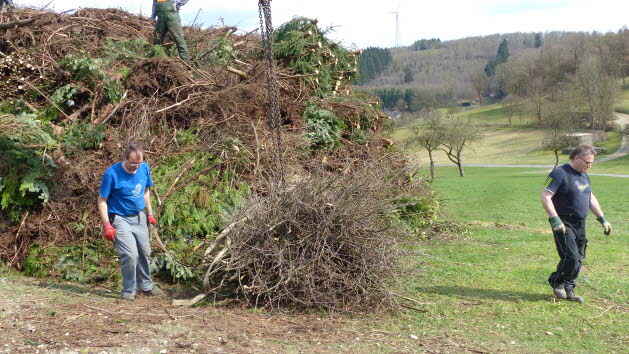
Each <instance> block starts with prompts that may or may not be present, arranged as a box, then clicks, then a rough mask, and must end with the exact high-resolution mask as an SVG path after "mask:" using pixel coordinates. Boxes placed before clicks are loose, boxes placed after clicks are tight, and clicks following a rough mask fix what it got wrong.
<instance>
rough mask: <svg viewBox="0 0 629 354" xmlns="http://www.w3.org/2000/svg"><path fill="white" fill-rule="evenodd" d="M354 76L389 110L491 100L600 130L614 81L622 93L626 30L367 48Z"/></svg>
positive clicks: (628, 53) (628, 51) (628, 43)
mask: <svg viewBox="0 0 629 354" xmlns="http://www.w3.org/2000/svg"><path fill="white" fill-rule="evenodd" d="M501 50H502V52H501ZM374 62H375V63H378V64H379V65H373V64H372V63H374ZM359 73H360V76H359V79H358V81H357V82H356V83H357V84H358V86H359V87H360V89H363V90H365V91H369V92H373V93H376V94H377V95H378V96H380V97H381V98H382V99H383V101H384V105H385V107H386V108H389V109H398V110H407V111H417V110H420V109H422V108H428V107H436V106H443V105H449V104H457V103H461V102H463V101H472V100H475V101H478V102H479V103H482V102H483V101H484V100H485V99H486V98H487V97H492V98H498V99H505V100H506V101H505V102H507V103H509V104H510V105H511V106H514V107H515V108H514V109H527V110H529V111H531V112H533V113H534V114H535V115H536V116H537V118H538V121H542V120H543V116H544V115H545V114H546V113H548V114H550V112H551V111H556V110H562V111H566V109H561V108H559V107H558V106H562V105H563V106H566V105H569V106H570V107H572V108H571V109H570V110H569V111H571V112H572V113H573V114H572V115H573V116H574V115H581V116H585V118H584V117H582V118H583V119H589V120H590V121H595V122H594V123H591V122H590V125H591V124H595V125H597V126H598V128H602V129H605V128H606V126H607V123H608V121H609V120H610V119H611V115H612V113H613V101H614V97H615V95H616V93H617V91H618V90H619V89H620V88H621V85H620V84H618V82H620V80H621V79H622V87H625V86H626V83H625V77H626V76H627V75H629V30H627V29H626V28H623V29H621V30H619V31H618V32H616V33H613V32H609V33H605V34H602V33H598V32H591V33H588V32H547V33H509V34H502V35H501V34H495V35H490V36H482V37H469V38H464V39H459V40H452V41H444V42H442V41H440V40H439V39H421V40H418V41H416V42H415V43H413V45H411V46H409V47H399V48H389V49H386V48H368V49H366V50H365V52H364V53H363V55H362V56H361V63H360V68H359Z"/></svg>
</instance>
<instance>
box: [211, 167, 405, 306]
mask: <svg viewBox="0 0 629 354" xmlns="http://www.w3.org/2000/svg"><path fill="white" fill-rule="evenodd" d="M382 162H383V160H378V161H372V162H371V163H368V164H365V165H363V166H361V167H360V168H358V169H357V170H356V171H355V172H354V173H352V174H347V175H339V174H326V173H323V172H320V173H317V174H313V175H310V176H308V177H305V178H303V179H302V180H301V181H299V182H298V183H297V184H296V185H295V186H294V187H292V188H291V189H289V190H287V191H285V192H283V193H281V194H280V195H279V196H274V195H271V196H268V197H264V198H254V199H252V200H250V201H249V203H248V204H247V205H246V206H245V207H243V208H242V209H241V210H240V212H239V214H238V216H237V220H239V221H238V222H236V223H234V224H232V225H231V226H230V227H229V228H228V229H226V234H225V235H224V236H225V237H224V238H219V239H218V242H223V243H222V245H221V247H216V245H213V246H212V247H211V248H210V249H211V250H210V252H207V254H206V258H207V259H208V262H209V261H210V260H211V261H212V264H211V265H210V267H209V269H208V271H207V274H206V279H205V280H206V292H207V293H208V294H209V295H214V296H218V295H219V294H222V293H225V292H229V291H235V292H236V293H237V294H239V295H241V296H242V297H243V298H244V299H246V301H247V302H248V303H249V304H250V305H252V306H263V307H266V308H269V309H276V308H279V307H282V308H285V307H286V306H296V307H298V308H302V307H307V308H313V307H314V308H322V309H326V310H333V311H345V310H360V309H366V308H369V309H371V310H374V309H386V308H391V306H394V305H395V300H394V299H393V296H392V293H390V292H389V291H388V290H387V289H388V288H389V286H390V285H391V284H392V283H393V282H394V280H395V279H396V277H397V275H398V274H399V270H400V267H399V264H398V256H399V253H398V252H399V248H398V247H397V241H398V240H400V239H401V237H400V236H401V233H402V231H401V229H400V228H398V226H397V224H396V223H394V222H393V221H392V220H391V219H390V218H388V215H389V213H390V211H391V210H392V208H394V205H395V203H394V200H395V199H396V198H397V196H399V194H398V193H400V189H399V187H398V186H397V184H396V182H395V181H398V180H399V179H398V178H396V176H394V175H393V176H392V174H394V173H395V172H392V171H391V170H390V169H389V168H390V167H391V166H390V164H386V163H382ZM398 172H399V173H401V171H400V170H398ZM212 258H213V260H212Z"/></svg>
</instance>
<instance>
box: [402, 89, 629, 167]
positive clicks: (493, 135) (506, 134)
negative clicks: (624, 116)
mask: <svg viewBox="0 0 629 354" xmlns="http://www.w3.org/2000/svg"><path fill="white" fill-rule="evenodd" d="M626 92H627V96H628V97H629V90H627V91H626ZM628 99H629V98H628ZM458 115H459V116H462V117H469V118H471V119H472V120H473V121H475V122H477V123H478V124H479V125H480V126H482V133H481V134H482V137H481V139H480V140H479V141H478V142H476V143H474V144H472V145H470V147H469V148H467V149H466V150H464V152H463V164H464V165H465V164H493V165H496V164H510V165H531V164H533V165H535V164H537V165H551V164H554V163H555V156H554V154H553V153H552V152H551V151H542V150H541V141H542V139H543V136H544V131H543V130H542V129H539V128H535V127H532V126H531V125H526V124H525V125H519V124H518V122H517V121H518V118H517V116H516V117H514V119H513V123H514V125H513V126H509V125H508V124H507V118H506V114H505V112H504V109H503V108H502V106H501V105H499V104H491V105H485V106H481V107H478V108H475V109H468V110H465V111H463V112H459V113H458ZM533 118H534V117H532V116H525V117H523V119H524V120H525V121H526V122H530V121H532V120H533ZM411 134H412V125H409V126H404V127H401V128H399V129H396V130H395V131H394V132H393V139H394V140H395V141H398V142H400V144H401V145H402V146H403V145H404V143H403V142H404V140H406V139H408V138H409V137H410V136H411ZM620 143H621V136H620V134H619V133H617V132H610V133H608V140H607V141H605V142H602V143H597V144H596V146H601V147H605V148H607V153H606V154H602V155H601V156H599V157H603V156H606V155H608V154H611V153H613V152H615V151H616V150H618V148H619V147H620ZM405 149H407V154H408V155H410V156H412V157H413V158H415V159H417V160H418V161H419V163H420V164H421V165H428V163H429V159H428V154H427V153H426V151H425V150H423V149H421V148H419V147H416V146H415V147H410V148H408V147H405ZM433 157H434V159H435V163H437V164H451V162H450V160H448V158H447V156H446V155H445V153H444V152H442V151H436V152H435V153H434V154H433ZM567 159H568V156H567V155H560V163H565V162H566V161H567ZM623 161H624V162H623ZM592 172H594V173H612V174H629V164H627V163H626V160H622V161H617V162H612V161H610V162H608V163H604V164H601V165H596V166H595V168H594V170H593V171H592Z"/></svg>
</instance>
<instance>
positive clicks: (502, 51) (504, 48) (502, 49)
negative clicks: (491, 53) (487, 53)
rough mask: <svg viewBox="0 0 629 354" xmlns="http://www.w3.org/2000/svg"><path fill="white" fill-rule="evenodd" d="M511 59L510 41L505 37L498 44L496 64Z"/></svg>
mask: <svg viewBox="0 0 629 354" xmlns="http://www.w3.org/2000/svg"><path fill="white" fill-rule="evenodd" d="M507 60H509V43H507V39H506V38H505V39H503V40H502V42H501V43H500V46H498V55H496V65H498V64H502V63H506V62H507Z"/></svg>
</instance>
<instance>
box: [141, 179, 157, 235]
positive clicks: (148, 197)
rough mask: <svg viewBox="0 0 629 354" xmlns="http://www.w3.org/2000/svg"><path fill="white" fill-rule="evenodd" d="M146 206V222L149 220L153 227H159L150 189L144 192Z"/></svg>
mask: <svg viewBox="0 0 629 354" xmlns="http://www.w3.org/2000/svg"><path fill="white" fill-rule="evenodd" d="M144 204H145V208H146V220H148V222H149V224H151V225H153V226H157V220H155V217H154V216H153V207H152V206H151V189H150V187H146V189H145V190H144Z"/></svg>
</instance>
